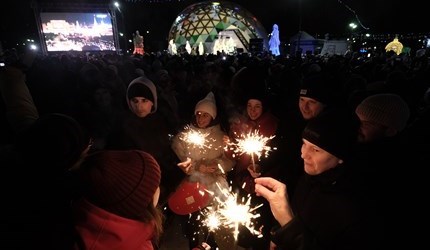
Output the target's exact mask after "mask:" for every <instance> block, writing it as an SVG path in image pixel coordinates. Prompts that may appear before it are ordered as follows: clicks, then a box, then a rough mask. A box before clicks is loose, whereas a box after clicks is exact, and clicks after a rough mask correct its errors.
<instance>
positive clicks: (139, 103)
mask: <svg viewBox="0 0 430 250" xmlns="http://www.w3.org/2000/svg"><path fill="white" fill-rule="evenodd" d="M153 105H154V104H153V103H152V101H150V100H149V99H146V98H144V97H133V98H131V99H130V106H131V110H132V111H133V113H134V114H135V115H137V116H138V117H140V118H144V117H146V116H147V115H148V114H150V113H151V110H152V106H153Z"/></svg>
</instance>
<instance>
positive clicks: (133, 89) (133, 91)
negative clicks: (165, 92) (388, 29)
mask: <svg viewBox="0 0 430 250" xmlns="http://www.w3.org/2000/svg"><path fill="white" fill-rule="evenodd" d="M127 96H128V99H131V98H133V97H144V98H146V99H148V100H150V101H151V102H154V96H153V95H152V92H151V90H150V89H149V88H148V87H147V86H146V85H144V84H133V85H131V86H130V88H129V89H128V92H127Z"/></svg>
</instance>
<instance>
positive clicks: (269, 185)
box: [255, 177, 293, 226]
mask: <svg viewBox="0 0 430 250" xmlns="http://www.w3.org/2000/svg"><path fill="white" fill-rule="evenodd" d="M255 193H256V194H257V195H258V196H262V197H264V198H265V199H266V200H267V201H268V202H269V204H270V209H271V211H272V214H273V216H274V217H275V219H276V220H277V221H278V222H279V224H280V225H281V226H284V225H285V224H287V223H288V222H289V221H290V220H292V219H293V212H292V211H291V208H290V204H289V201H288V193H287V186H286V185H285V184H284V183H282V182H280V181H277V180H275V179H273V178H271V177H261V178H256V179H255Z"/></svg>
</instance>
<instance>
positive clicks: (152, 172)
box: [81, 150, 161, 219]
mask: <svg viewBox="0 0 430 250" xmlns="http://www.w3.org/2000/svg"><path fill="white" fill-rule="evenodd" d="M81 170H82V172H81V177H82V181H83V183H84V186H85V188H84V196H85V197H86V198H87V199H88V200H89V201H90V202H91V203H93V204H94V205H96V206H98V207H100V208H102V209H104V210H107V211H109V212H111V213H113V214H116V215H119V216H122V217H125V218H129V219H139V218H140V217H141V215H142V212H143V211H145V210H146V209H147V207H148V205H149V204H150V203H152V201H153V197H154V194H155V191H156V190H157V188H158V187H159V185H160V181H161V170H160V166H159V165H158V163H157V161H156V160H155V159H154V158H153V157H152V156H151V155H150V154H148V153H145V152H143V151H139V150H128V151H100V152H98V153H95V154H93V155H90V156H89V157H88V158H87V159H86V160H85V162H84V163H83V164H82V168H81Z"/></svg>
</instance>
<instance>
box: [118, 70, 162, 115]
mask: <svg viewBox="0 0 430 250" xmlns="http://www.w3.org/2000/svg"><path fill="white" fill-rule="evenodd" d="M133 97H144V98H146V99H148V100H150V101H151V102H152V103H153V105H152V110H151V113H155V112H156V111H157V106H158V104H157V99H158V97H157V88H156V87H155V85H154V83H153V82H152V81H151V80H149V79H148V78H146V77H144V76H140V77H138V78H136V79H134V80H133V81H131V82H130V84H129V85H128V88H127V95H126V101H127V104H128V107H129V108H131V106H130V100H131V98H133Z"/></svg>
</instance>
